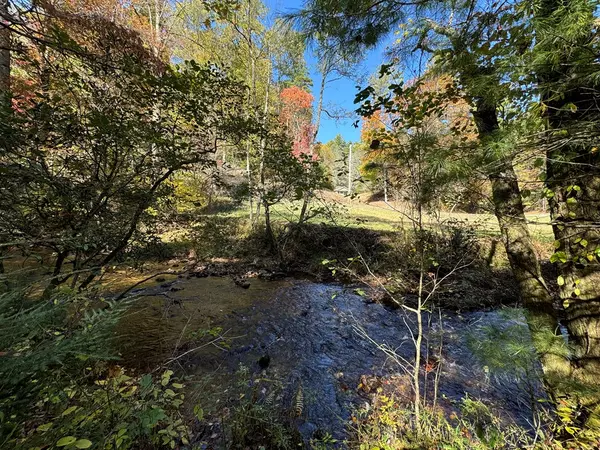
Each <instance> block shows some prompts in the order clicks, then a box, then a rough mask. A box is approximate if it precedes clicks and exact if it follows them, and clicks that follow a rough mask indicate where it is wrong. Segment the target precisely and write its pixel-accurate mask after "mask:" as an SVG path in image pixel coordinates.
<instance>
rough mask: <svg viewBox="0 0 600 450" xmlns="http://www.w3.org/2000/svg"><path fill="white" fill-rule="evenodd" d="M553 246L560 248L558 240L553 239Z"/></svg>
mask: <svg viewBox="0 0 600 450" xmlns="http://www.w3.org/2000/svg"><path fill="white" fill-rule="evenodd" d="M554 248H556V249H559V248H560V241H559V240H558V239H557V240H556V241H554Z"/></svg>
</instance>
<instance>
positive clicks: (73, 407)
mask: <svg viewBox="0 0 600 450" xmlns="http://www.w3.org/2000/svg"><path fill="white" fill-rule="evenodd" d="M77 408H79V407H78V406H71V407H70V408H67V409H65V410H64V411H63V413H62V414H61V416H63V417H64V416H68V415H69V414H71V413H72V412H75V411H76V410H77Z"/></svg>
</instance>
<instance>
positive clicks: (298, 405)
mask: <svg viewBox="0 0 600 450" xmlns="http://www.w3.org/2000/svg"><path fill="white" fill-rule="evenodd" d="M303 411H304V390H303V389H302V381H300V383H299V384H298V390H297V391H296V398H295V401H294V412H295V413H296V417H300V416H301V415H302V412H303Z"/></svg>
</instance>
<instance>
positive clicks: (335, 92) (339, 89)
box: [263, 0, 385, 142]
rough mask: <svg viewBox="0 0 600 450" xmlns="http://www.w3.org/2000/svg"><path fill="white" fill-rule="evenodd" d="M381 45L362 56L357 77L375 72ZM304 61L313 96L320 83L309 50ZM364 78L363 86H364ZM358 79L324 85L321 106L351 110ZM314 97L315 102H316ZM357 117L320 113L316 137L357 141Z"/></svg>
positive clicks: (285, 8)
mask: <svg viewBox="0 0 600 450" xmlns="http://www.w3.org/2000/svg"><path fill="white" fill-rule="evenodd" d="M263 1H265V4H266V6H267V7H268V8H269V11H270V14H269V15H272V14H277V15H279V14H284V13H290V12H293V11H296V10H298V9H301V8H302V4H303V0H287V1H284V0H263ZM384 48H385V47H384V46H380V47H378V48H376V49H373V50H371V51H369V52H367V54H366V55H365V58H364V61H363V62H362V64H361V65H360V67H358V68H357V70H356V78H357V79H358V78H360V77H361V75H363V76H364V75H368V74H371V73H373V72H374V71H376V70H377V69H378V68H379V66H380V65H381V63H382V62H383V61H384V55H383V50H384ZM306 60H307V63H308V68H309V71H310V76H311V78H312V80H313V95H315V97H316V96H317V95H318V92H317V89H318V87H319V85H320V83H321V77H320V75H319V73H318V72H317V71H316V60H315V58H314V57H313V55H312V54H311V52H310V50H307V52H306ZM364 83H366V81H363V87H365V85H364ZM356 86H357V81H355V80H349V79H345V78H344V79H340V80H336V81H333V82H331V83H329V84H328V85H327V88H326V90H325V95H324V102H323V104H324V106H325V108H328V107H330V108H331V109H339V108H343V109H345V110H347V111H350V112H352V111H354V109H356V105H355V104H354V95H355V94H356V92H357V88H356ZM316 100H317V99H316V98H315V104H316ZM356 120H357V117H356V116H355V115H353V117H352V119H349V120H343V121H340V120H334V119H331V118H329V117H328V116H327V114H322V116H321V126H320V127H319V134H318V136H317V139H318V140H319V141H321V142H327V141H329V140H331V139H333V138H334V137H335V136H336V135H337V134H341V135H342V137H343V138H344V139H345V140H346V141H351V142H357V141H358V140H359V139H360V129H359V128H355V127H354V126H353V123H354V122H355V121H356Z"/></svg>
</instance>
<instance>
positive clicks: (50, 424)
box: [37, 422, 52, 431]
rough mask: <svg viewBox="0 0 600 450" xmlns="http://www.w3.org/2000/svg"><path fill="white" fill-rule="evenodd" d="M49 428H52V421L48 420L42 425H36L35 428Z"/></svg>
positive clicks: (44, 429) (43, 429)
mask: <svg viewBox="0 0 600 450" xmlns="http://www.w3.org/2000/svg"><path fill="white" fill-rule="evenodd" d="M50 428H52V422H48V423H45V424H43V425H40V426H39V427H37V430H38V431H48V430H49V429H50Z"/></svg>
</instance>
